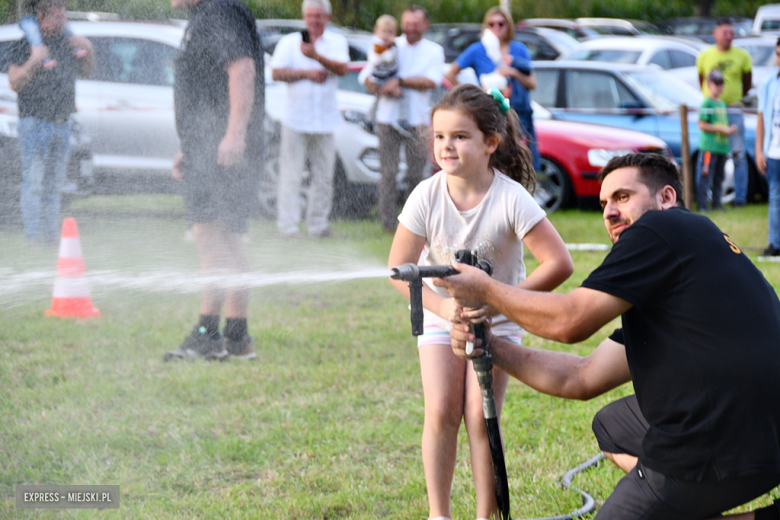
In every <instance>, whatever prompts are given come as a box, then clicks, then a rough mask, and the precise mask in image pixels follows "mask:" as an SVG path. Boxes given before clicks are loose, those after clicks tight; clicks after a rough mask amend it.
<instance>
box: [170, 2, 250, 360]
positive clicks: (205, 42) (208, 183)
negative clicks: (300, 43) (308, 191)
mask: <svg viewBox="0 0 780 520" xmlns="http://www.w3.org/2000/svg"><path fill="white" fill-rule="evenodd" d="M172 5H173V7H180V8H186V9H189V10H190V14H191V17H190V21H189V24H188V26H187V29H186V31H185V33H184V38H183V40H182V45H181V52H180V53H179V56H178V57H177V59H176V82H175V85H174V101H175V110H176V128H177V130H178V133H179V138H180V140H181V152H179V153H178V154H177V155H176V157H175V158H174V164H173V177H174V178H175V179H178V180H181V181H183V182H184V187H185V189H184V192H185V197H184V202H185V206H186V209H187V216H188V220H189V223H190V225H191V229H192V234H193V236H194V237H195V242H196V243H197V246H198V253H199V255H200V261H201V268H202V271H203V273H204V275H212V276H213V275H218V274H219V273H224V272H229V273H231V274H233V275H240V274H242V273H246V272H248V271H249V269H250V267H249V258H248V255H247V251H246V246H245V245H244V240H243V238H244V237H243V235H244V234H245V233H246V231H247V229H248V221H249V217H250V215H251V212H252V210H253V208H254V207H255V205H256V202H257V198H258V190H259V175H260V169H261V168H262V165H263V157H264V151H265V150H264V146H263V117H264V114H265V109H264V108H265V93H264V81H263V80H264V78H263V74H264V66H263V51H262V48H261V45H260V37H259V35H258V34H257V29H256V27H255V20H254V18H253V17H252V15H251V13H250V12H249V10H248V9H247V8H246V7H245V6H244V5H243V4H241V3H240V2H239V1H238V0H172ZM212 279H213V278H212ZM248 298H249V289H248V288H247V287H245V286H243V285H240V284H237V283H236V280H235V279H233V280H227V279H226V280H224V283H220V282H211V283H209V284H208V285H206V286H205V287H204V288H203V289H202V292H201V307H200V312H201V315H200V320H199V323H198V324H197V325H196V326H195V328H194V330H193V331H192V334H190V336H188V337H187V338H186V339H185V341H184V342H183V343H182V344H181V346H180V347H179V348H178V349H177V350H174V351H171V352H168V353H167V354H165V356H164V358H163V359H165V360H166V361H167V360H172V359H182V358H196V359H224V358H225V357H227V356H231V357H233V358H236V359H254V358H256V357H257V354H256V353H255V349H254V341H253V339H252V337H251V336H250V335H249V333H248V330H247V303H248ZM223 311H224V314H225V318H226V323H225V328H224V337H223V335H221V334H220V332H219V323H220V319H221V316H222V313H223Z"/></svg>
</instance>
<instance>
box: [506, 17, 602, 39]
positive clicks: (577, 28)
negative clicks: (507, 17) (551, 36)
mask: <svg viewBox="0 0 780 520" xmlns="http://www.w3.org/2000/svg"><path fill="white" fill-rule="evenodd" d="M517 27H518V29H524V28H526V27H544V28H547V29H555V30H556V31H561V32H563V33H565V34H568V35H569V36H571V37H572V38H574V39H575V40H581V39H582V38H589V37H592V36H599V33H597V32H596V31H594V30H593V29H590V28H588V27H583V26H581V25H578V24H577V23H576V22H575V21H574V20H566V19H564V18H526V19H525V20H521V21H520V22H518V24H517Z"/></svg>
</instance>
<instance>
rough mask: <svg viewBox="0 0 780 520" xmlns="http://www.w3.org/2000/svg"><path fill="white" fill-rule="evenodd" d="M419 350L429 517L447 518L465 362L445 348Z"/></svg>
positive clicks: (450, 349)
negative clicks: (423, 399)
mask: <svg viewBox="0 0 780 520" xmlns="http://www.w3.org/2000/svg"><path fill="white" fill-rule="evenodd" d="M419 351H420V371H421V373H422V383H423V394H424V396H425V424H424V426H423V437H422V456H423V467H424V468H425V482H426V484H427V486H428V503H429V506H430V517H431V518H436V517H440V516H443V517H447V518H450V517H451V516H452V515H451V513H450V491H451V489H452V477H453V474H454V473H455V455H456V452H457V447H458V428H459V427H460V421H461V419H462V417H463V391H464V375H465V371H466V362H465V361H463V360H461V359H459V358H457V357H456V356H455V355H454V354H453V353H452V347H450V346H449V345H440V344H429V345H422V346H421V347H420V348H419Z"/></svg>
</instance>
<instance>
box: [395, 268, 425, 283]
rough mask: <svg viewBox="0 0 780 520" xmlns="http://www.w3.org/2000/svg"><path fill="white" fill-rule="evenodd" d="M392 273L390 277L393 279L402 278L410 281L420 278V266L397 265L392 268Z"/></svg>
mask: <svg viewBox="0 0 780 520" xmlns="http://www.w3.org/2000/svg"><path fill="white" fill-rule="evenodd" d="M392 272H393V274H391V275H390V278H392V279H393V280H403V281H405V282H411V281H413V280H417V279H418V278H420V268H419V267H418V266H417V264H403V265H399V266H398V267H393V268H392Z"/></svg>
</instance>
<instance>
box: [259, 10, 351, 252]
mask: <svg viewBox="0 0 780 520" xmlns="http://www.w3.org/2000/svg"><path fill="white" fill-rule="evenodd" d="M302 10H303V21H304V22H306V30H305V31H303V32H294V33H290V34H288V35H287V36H285V37H283V38H282V39H281V40H279V43H278V44H277V45H276V49H275V50H274V56H273V58H272V59H271V69H272V70H273V78H274V81H284V82H285V83H287V100H286V102H285V107H284V115H283V116H282V142H281V151H280V158H279V186H278V192H277V197H276V213H277V217H276V224H277V227H278V228H279V232H280V233H281V234H282V236H285V237H296V236H298V235H299V230H298V224H299V223H300V220H301V184H302V182H303V172H304V171H306V169H307V161H308V171H309V174H310V175H311V185H310V187H309V193H308V197H307V208H306V228H307V231H308V233H309V235H310V236H313V237H318V238H324V237H329V236H332V235H333V232H332V231H331V229H330V226H329V224H328V218H329V217H330V210H331V207H332V205H333V170H334V167H335V164H336V146H335V143H334V141H333V131H334V130H335V129H336V127H337V126H338V125H339V124H340V123H341V122H342V120H343V118H342V116H341V112H340V111H339V107H338V100H337V97H336V95H337V91H338V82H337V81H336V76H343V75H344V74H346V73H347V64H348V63H349V46H348V45H347V40H346V38H344V37H343V36H341V35H340V34H335V33H334V32H332V31H330V30H328V29H327V28H326V26H327V24H328V21H330V15H331V6H330V2H329V1H328V0H304V1H303V6H302Z"/></svg>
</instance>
